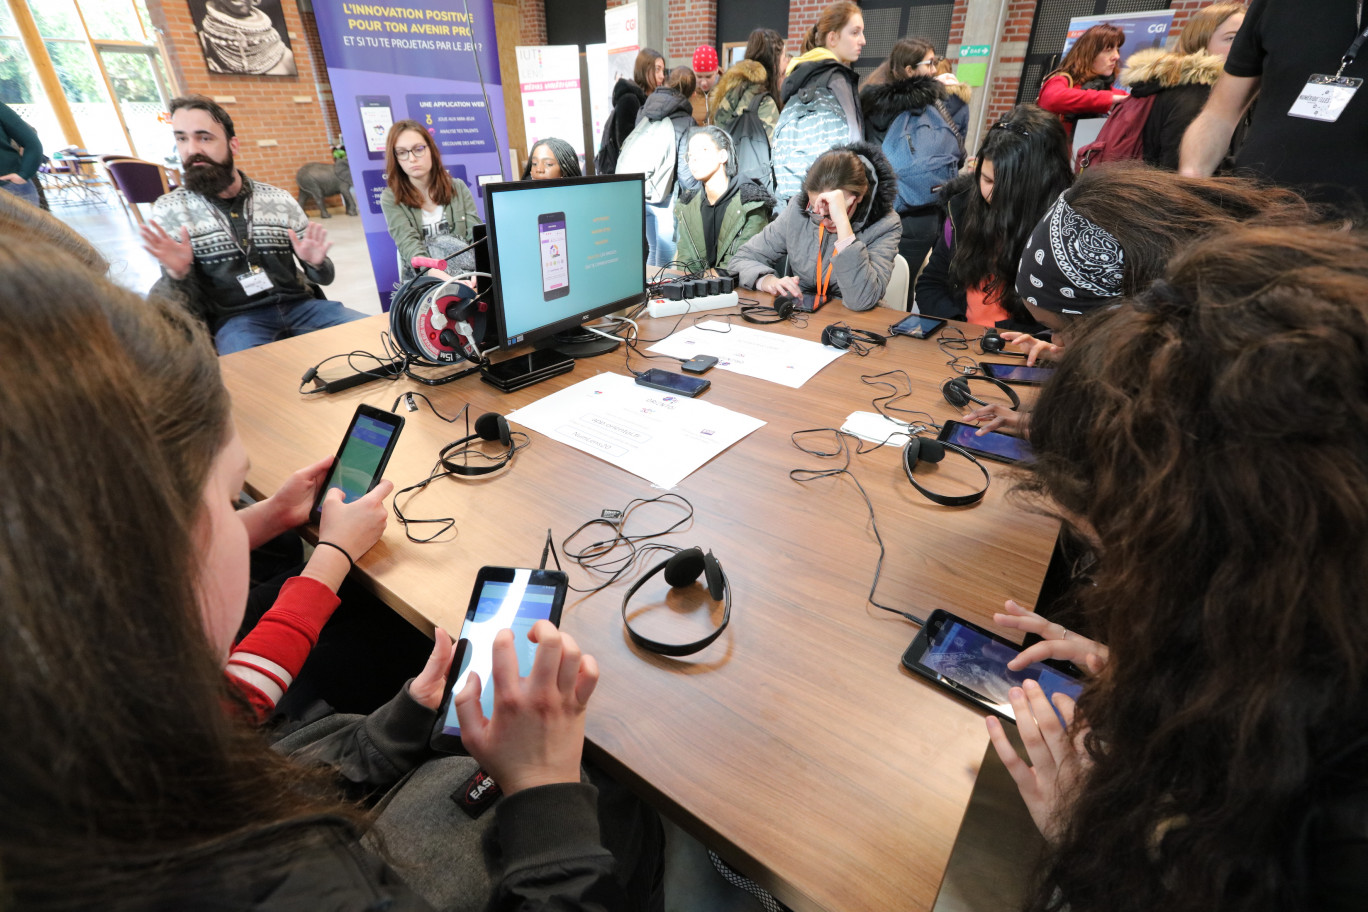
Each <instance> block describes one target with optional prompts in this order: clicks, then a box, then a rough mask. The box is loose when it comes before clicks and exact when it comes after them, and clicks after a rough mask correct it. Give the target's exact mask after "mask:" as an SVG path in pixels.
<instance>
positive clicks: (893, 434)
mask: <svg viewBox="0 0 1368 912" xmlns="http://www.w3.org/2000/svg"><path fill="white" fill-rule="evenodd" d="M841 430H843V431H845V432H846V433H849V434H854V435H855V436H856V437H859V438H860V439H861V440H868V441H869V442H870V443H878V444H887V445H890V446H898V447H900V446H906V445H907V439H908V438H909V437H911V436H912V431H911V430H910V429H909V428H908V426H907V425H906V424H904V423H903V422H901V421H895V420H893V419H892V418H889V417H887V416H886V415H880V414H879V413H878V412H851V413H850V415H848V416H847V417H846V420H845V424H843V425H841Z"/></svg>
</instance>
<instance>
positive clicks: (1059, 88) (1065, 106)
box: [1038, 73, 1113, 117]
mask: <svg viewBox="0 0 1368 912" xmlns="http://www.w3.org/2000/svg"><path fill="white" fill-rule="evenodd" d="M1112 94H1113V93H1112V91H1111V90H1110V89H1079V88H1076V87H1074V86H1072V85H1070V84H1069V77H1068V76H1066V75H1064V74H1063V73H1060V74H1058V75H1057V76H1051V77H1050V78H1049V79H1047V80H1045V84H1044V85H1043V86H1041V87H1040V99H1039V101H1038V104H1039V105H1040V106H1041V107H1042V108H1044V109H1045V110H1047V111H1049V112H1051V113H1052V114H1058V115H1060V116H1061V117H1062V116H1063V115H1065V114H1106V113H1107V112H1108V111H1110V110H1111V106H1112V102H1113V98H1112Z"/></svg>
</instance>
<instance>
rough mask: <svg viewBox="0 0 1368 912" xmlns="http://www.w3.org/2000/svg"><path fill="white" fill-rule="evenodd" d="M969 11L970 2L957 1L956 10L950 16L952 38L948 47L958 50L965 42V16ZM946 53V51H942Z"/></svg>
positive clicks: (947, 43)
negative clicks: (962, 42) (961, 43)
mask: <svg viewBox="0 0 1368 912" xmlns="http://www.w3.org/2000/svg"><path fill="white" fill-rule="evenodd" d="M968 9H969V0H955V9H954V11H953V12H951V14H950V37H949V38H948V39H947V40H946V45H947V46H949V47H954V48H957V47H959V46H960V42H961V41H963V40H964V16H965V12H966V11H967V10H968ZM941 51H942V53H944V51H945V49H944V48H942V49H941Z"/></svg>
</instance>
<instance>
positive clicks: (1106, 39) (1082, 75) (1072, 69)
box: [1045, 22, 1126, 86]
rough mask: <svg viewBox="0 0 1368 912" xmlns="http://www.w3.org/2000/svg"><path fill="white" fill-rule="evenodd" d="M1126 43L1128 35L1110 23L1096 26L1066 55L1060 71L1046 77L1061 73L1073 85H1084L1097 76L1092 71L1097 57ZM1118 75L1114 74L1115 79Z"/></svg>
mask: <svg viewBox="0 0 1368 912" xmlns="http://www.w3.org/2000/svg"><path fill="white" fill-rule="evenodd" d="M1125 43H1126V33H1125V32H1123V31H1121V30H1120V29H1119V28H1117V27H1116V26H1114V25H1112V24H1111V23H1108V22H1103V23H1101V24H1100V25H1094V26H1093V27H1092V28H1090V29H1088V30H1087V31H1086V32H1084V33H1083V34H1081V35H1079V36H1078V40H1077V41H1075V42H1074V46H1073V47H1071V48H1069V53H1067V54H1065V55H1064V60H1063V61H1062V62H1060V64H1059V69H1057V70H1055V71H1054V72H1052V73H1049V74H1047V75H1046V76H1045V78H1046V79H1049V78H1050V77H1051V76H1055V75H1057V74H1059V73H1064V74H1065V75H1067V76H1068V77H1069V80H1070V84H1071V85H1076V86H1077V85H1082V84H1083V83H1085V82H1087V81H1088V80H1089V79H1092V78H1094V77H1095V76H1096V75H1097V74H1096V73H1094V72H1093V70H1092V62H1093V61H1094V60H1095V59H1097V55H1098V54H1100V53H1102V52H1103V51H1109V50H1111V49H1112V48H1119V47H1120V46H1121V45H1123V44H1125ZM1115 76H1116V73H1112V77H1113V78H1115Z"/></svg>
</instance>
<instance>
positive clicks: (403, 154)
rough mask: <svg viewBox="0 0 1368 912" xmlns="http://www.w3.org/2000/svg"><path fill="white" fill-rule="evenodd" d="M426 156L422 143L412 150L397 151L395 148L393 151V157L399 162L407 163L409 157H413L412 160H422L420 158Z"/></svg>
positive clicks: (425, 147)
mask: <svg viewBox="0 0 1368 912" xmlns="http://www.w3.org/2000/svg"><path fill="white" fill-rule="evenodd" d="M426 154H427V146H425V145H423V144H422V143H419V144H418V145H416V146H414V147H413V148H412V149H399V148H396V149H395V150H394V157H395V158H396V159H398V160H399V161H408V160H409V156H410V155H411V156H413V157H414V158H422V157H423V156H424V155H426Z"/></svg>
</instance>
